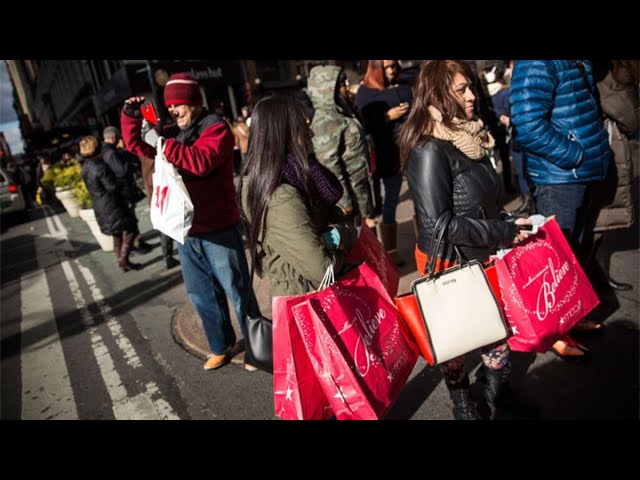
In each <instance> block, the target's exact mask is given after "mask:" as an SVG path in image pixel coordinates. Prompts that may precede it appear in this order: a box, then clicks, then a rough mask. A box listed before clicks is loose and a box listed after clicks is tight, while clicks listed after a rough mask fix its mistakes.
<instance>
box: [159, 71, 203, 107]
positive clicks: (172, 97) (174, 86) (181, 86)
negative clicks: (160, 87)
mask: <svg viewBox="0 0 640 480" xmlns="http://www.w3.org/2000/svg"><path fill="white" fill-rule="evenodd" d="M164 104H165V105H166V106H167V107H168V106H169V105H202V95H201V94H200V87H198V82H197V81H196V80H195V79H194V78H193V77H192V76H191V75H189V74H188V73H174V74H173V75H171V78H169V81H168V82H167V84H166V85H165V87H164Z"/></svg>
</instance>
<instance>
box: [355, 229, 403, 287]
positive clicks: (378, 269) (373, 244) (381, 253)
mask: <svg viewBox="0 0 640 480" xmlns="http://www.w3.org/2000/svg"><path fill="white" fill-rule="evenodd" d="M344 261H345V263H359V262H361V261H365V262H367V263H368V264H369V266H370V267H371V269H372V270H373V271H374V272H375V273H376V274H377V275H378V278H380V281H382V284H383V285H384V288H385V289H386V290H387V292H388V293H389V295H391V297H395V296H396V294H397V293H398V284H399V283H400V272H399V271H398V267H397V266H396V264H395V263H393V260H391V257H390V256H389V254H388V253H387V251H386V250H385V249H384V246H383V245H382V243H380V240H378V237H376V236H375V235H374V233H373V232H372V231H371V229H370V228H369V227H367V223H366V222H365V221H364V220H362V226H361V227H360V233H359V234H358V241H357V242H356V244H355V245H354V246H353V248H352V249H351V250H350V251H349V253H348V254H347V255H346V256H345V258H344Z"/></svg>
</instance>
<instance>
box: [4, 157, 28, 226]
mask: <svg viewBox="0 0 640 480" xmlns="http://www.w3.org/2000/svg"><path fill="white" fill-rule="evenodd" d="M26 208H27V204H26V202H25V201H24V194H23V193H22V187H21V186H20V185H16V183H15V182H14V181H13V179H12V178H11V176H10V175H9V172H7V171H6V170H5V169H3V168H0V213H1V214H3V215H4V214H5V213H11V212H23V211H25V210H26Z"/></svg>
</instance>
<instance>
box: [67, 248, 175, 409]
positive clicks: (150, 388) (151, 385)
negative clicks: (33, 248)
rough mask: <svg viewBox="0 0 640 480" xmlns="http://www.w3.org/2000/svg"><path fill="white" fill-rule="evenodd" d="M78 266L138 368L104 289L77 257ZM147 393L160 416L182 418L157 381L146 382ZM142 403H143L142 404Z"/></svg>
mask: <svg viewBox="0 0 640 480" xmlns="http://www.w3.org/2000/svg"><path fill="white" fill-rule="evenodd" d="M74 262H75V264H76V266H77V267H78V269H79V270H80V273H81V274H82V276H83V277H84V280H85V282H86V283H87V285H88V286H89V290H90V291H91V296H92V297H93V301H94V302H95V303H96V305H97V306H98V308H99V309H100V313H102V316H103V317H104V319H105V321H106V323H107V326H108V327H109V330H110V331H111V334H112V335H113V338H114V340H115V342H116V344H117V345H118V347H119V348H120V350H121V351H122V354H123V355H124V358H125V359H126V361H127V364H128V365H129V366H131V367H132V368H138V367H140V366H142V362H141V361H140V357H138V353H137V352H136V349H135V348H134V346H133V345H132V344H131V342H130V341H129V339H128V338H127V336H126V335H125V333H124V331H123V330H122V325H120V322H119V321H118V320H117V319H116V318H115V317H114V316H113V314H112V313H111V308H110V307H109V305H108V304H107V303H106V302H105V300H104V295H103V294H102V291H101V290H100V288H99V287H98V285H97V283H96V279H95V277H94V276H93V274H92V273H91V270H89V269H88V268H87V267H85V266H84V265H82V264H81V263H80V262H79V261H78V260H77V259H75V260H74ZM146 389H147V392H146V395H147V397H150V401H151V403H152V404H153V406H154V408H155V410H156V411H157V414H158V416H159V417H160V418H161V419H163V420H179V419H180V418H179V417H178V416H177V415H176V413H175V412H174V411H173V409H172V408H171V405H169V403H167V402H166V401H164V400H162V398H158V394H159V390H158V387H157V385H156V383H155V382H148V383H147V384H146ZM141 405H142V404H141Z"/></svg>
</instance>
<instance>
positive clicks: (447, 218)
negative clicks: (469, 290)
mask: <svg viewBox="0 0 640 480" xmlns="http://www.w3.org/2000/svg"><path fill="white" fill-rule="evenodd" d="M452 219H453V213H451V211H449V210H446V211H444V212H442V213H441V214H440V216H439V217H438V220H437V221H436V224H435V226H434V227H433V233H432V235H431V242H429V251H428V253H427V254H428V256H429V261H428V262H427V263H426V265H425V266H424V272H422V275H423V276H424V275H427V274H428V276H431V275H433V274H434V273H436V271H435V270H436V261H437V259H438V251H440V245H441V244H442V240H443V239H444V234H445V233H446V231H447V229H448V228H449V224H450V223H451V220H452ZM436 237H437V239H436ZM434 240H435V245H434ZM453 249H454V250H455V252H456V258H457V261H458V264H459V265H462V259H463V256H462V252H460V249H459V248H458V246H457V245H455V244H454V245H453Z"/></svg>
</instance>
